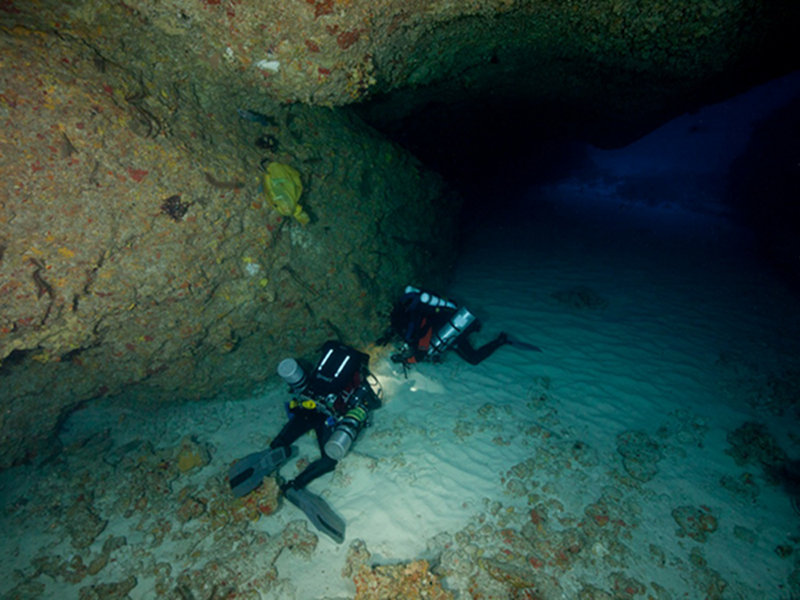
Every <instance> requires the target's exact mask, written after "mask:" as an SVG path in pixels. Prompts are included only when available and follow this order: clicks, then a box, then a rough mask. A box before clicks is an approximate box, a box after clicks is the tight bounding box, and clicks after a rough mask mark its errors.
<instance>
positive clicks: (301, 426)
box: [269, 341, 381, 491]
mask: <svg viewBox="0 0 800 600" xmlns="http://www.w3.org/2000/svg"><path fill="white" fill-rule="evenodd" d="M368 361H369V356H368V355H367V354H364V353H363V352H359V351H358V350H355V349H353V348H350V347H349V346H345V345H344V344H340V343H339V342H333V341H330V342H326V343H325V345H324V346H323V347H322V357H321V358H320V360H319V362H318V363H317V366H316V367H315V368H314V370H313V371H312V372H311V375H310V377H306V374H305V371H304V370H303V369H302V367H301V366H300V365H299V364H298V363H297V361H296V360H294V359H293V358H287V359H285V360H283V361H281V363H280V364H279V365H278V375H280V376H281V378H282V379H283V380H284V381H285V382H286V383H287V384H289V389H290V391H291V392H292V396H293V397H292V400H291V401H290V402H289V403H288V404H287V411H288V412H289V421H288V422H287V423H286V425H284V426H283V428H282V429H281V430H280V432H279V433H278V435H276V436H275V439H273V440H272V442H271V443H270V445H269V447H270V448H272V449H275V448H280V447H283V448H285V449H286V450H287V451H290V448H291V445H292V443H293V442H294V441H295V440H297V439H298V438H299V437H300V436H301V435H303V434H304V433H307V432H309V431H311V430H312V429H313V430H314V432H315V433H316V435H317V444H318V445H319V450H320V458H318V459H317V460H315V461H314V462H312V463H311V464H310V465H308V467H306V468H305V470H304V471H303V472H302V473H300V474H299V475H298V476H297V477H295V478H294V479H292V480H291V481H288V482H286V483H284V484H283V485H282V486H281V488H282V489H283V490H284V491H285V490H286V489H288V488H295V489H301V488H304V487H305V486H306V485H308V483H309V482H310V481H312V480H314V479H316V478H317V477H320V476H321V475H324V474H325V473H329V472H331V471H333V469H334V468H336V463H337V462H338V461H339V459H341V458H342V457H343V456H344V455H345V454H347V451H348V450H349V449H350V445H351V444H352V442H353V441H354V440H355V438H356V436H357V435H358V433H359V432H360V431H361V429H362V428H363V427H364V426H366V425H367V419H368V417H369V416H370V411H371V410H373V409H375V408H379V407H380V406H381V401H380V394H379V393H377V394H376V393H375V392H374V391H373V389H372V386H371V385H370V382H369V381H368V378H369V377H371V375H370V373H369V370H368V369H367V363H368ZM373 381H374V379H373ZM289 453H290V452H289Z"/></svg>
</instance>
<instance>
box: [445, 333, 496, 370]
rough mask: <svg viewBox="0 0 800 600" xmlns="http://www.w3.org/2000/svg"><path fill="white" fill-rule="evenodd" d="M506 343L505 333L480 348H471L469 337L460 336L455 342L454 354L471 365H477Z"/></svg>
mask: <svg viewBox="0 0 800 600" xmlns="http://www.w3.org/2000/svg"><path fill="white" fill-rule="evenodd" d="M507 343H508V336H507V335H506V334H505V333H500V334H499V335H498V336H497V337H496V338H494V339H493V340H492V341H491V342H487V343H486V344H484V345H483V346H481V347H480V348H477V349H476V348H473V347H472V343H471V342H470V341H469V337H467V336H466V335H464V336H461V337H460V338H459V339H457V340H456V348H455V350H456V353H457V354H458V355H459V356H460V357H461V358H463V359H464V360H465V361H467V362H468V363H469V364H471V365H477V364H478V363H481V362H483V361H484V360H486V359H487V358H489V357H490V356H491V355H492V354H494V352H495V350H497V349H498V348H499V347H500V346H504V345H505V344H507Z"/></svg>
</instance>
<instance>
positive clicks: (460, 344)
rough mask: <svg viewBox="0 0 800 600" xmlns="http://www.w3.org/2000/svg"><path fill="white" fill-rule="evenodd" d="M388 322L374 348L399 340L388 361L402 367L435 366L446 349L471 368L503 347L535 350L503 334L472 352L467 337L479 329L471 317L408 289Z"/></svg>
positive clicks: (437, 298)
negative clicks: (417, 363) (512, 345)
mask: <svg viewBox="0 0 800 600" xmlns="http://www.w3.org/2000/svg"><path fill="white" fill-rule="evenodd" d="M390 319H391V326H390V327H389V329H388V330H387V331H386V333H385V334H384V335H383V336H382V337H381V339H380V340H378V344H379V345H386V344H387V343H388V342H389V341H391V340H392V339H397V338H399V339H401V340H402V346H401V348H400V351H399V352H397V353H396V354H393V355H392V357H391V359H392V361H393V362H396V363H402V364H403V366H404V367H406V366H408V365H409V364H413V363H416V362H420V361H426V360H428V361H433V362H438V361H439V360H441V358H442V355H443V353H444V351H445V350H447V349H448V348H450V347H452V348H453V349H455V351H456V354H458V355H459V356H460V357H461V358H463V359H464V360H465V361H467V362H468V363H469V364H471V365H477V364H479V363H481V362H482V361H484V360H486V359H487V358H489V356H491V355H492V354H493V353H494V352H495V351H496V350H497V349H498V348H500V347H501V346H504V345H506V344H515V345H520V347H523V348H525V347H527V348H528V349H532V350H538V348H536V347H535V346H530V345H529V344H524V343H522V342H516V341H512V340H511V339H510V338H509V337H508V334H507V333H505V332H500V333H499V334H498V335H497V337H495V338H494V339H493V340H491V341H490V342H487V343H486V344H484V345H483V346H481V347H480V348H475V347H474V346H473V345H472V343H471V342H470V339H469V335H470V334H471V333H473V332H476V331H480V328H481V323H480V321H479V320H478V319H477V318H476V317H475V315H473V314H472V313H471V312H470V311H469V310H468V309H467V308H466V307H465V306H462V307H458V306H456V304H454V303H453V302H451V301H450V300H447V299H446V298H443V297H441V296H437V295H435V294H432V293H431V292H427V291H423V290H420V289H418V288H415V287H413V286H410V285H409V286H406V288H405V290H404V293H403V295H402V296H401V297H400V299H399V300H397V302H395V304H394V307H393V308H392V313H391V317H390Z"/></svg>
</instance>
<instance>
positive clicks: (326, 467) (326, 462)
mask: <svg viewBox="0 0 800 600" xmlns="http://www.w3.org/2000/svg"><path fill="white" fill-rule="evenodd" d="M337 463H338V461H335V460H333V459H332V458H331V457H330V456H328V455H327V454H324V453H323V454H322V456H321V457H320V458H318V459H317V460H315V461H314V462H312V463H311V464H310V465H308V466H307V467H306V468H305V469H303V472H302V473H300V475H298V476H297V477H295V478H294V479H293V480H291V481H289V482H287V483H286V485H284V489H285V488H287V487H293V488H295V489H296V490H299V489H301V488H304V487H306V486H307V485H308V484H309V483H310V482H311V481H313V480H314V479H316V478H317V477H321V476H322V475H325V473H330V472H331V471H333V470H334V469H335V468H336V465H337Z"/></svg>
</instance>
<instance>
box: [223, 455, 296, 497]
mask: <svg viewBox="0 0 800 600" xmlns="http://www.w3.org/2000/svg"><path fill="white" fill-rule="evenodd" d="M287 458H289V455H288V454H287V452H286V448H284V447H283V446H279V447H278V448H267V449H266V450H262V451H261V452H253V454H248V455H247V456H245V457H244V458H243V459H241V460H239V461H236V462H235V463H234V464H233V465H232V466H231V468H230V470H229V471H228V480H229V482H230V484H231V491H232V492H233V495H234V496H236V497H237V498H240V497H242V496H244V495H245V494H249V493H250V492H252V491H253V490H254V489H256V488H257V487H258V486H259V485H261V481H262V480H263V479H264V477H266V476H267V475H269V474H270V473H272V472H273V471H274V470H275V469H277V468H278V467H280V466H281V465H282V464H283V463H284V461H285V460H286V459H287Z"/></svg>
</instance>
